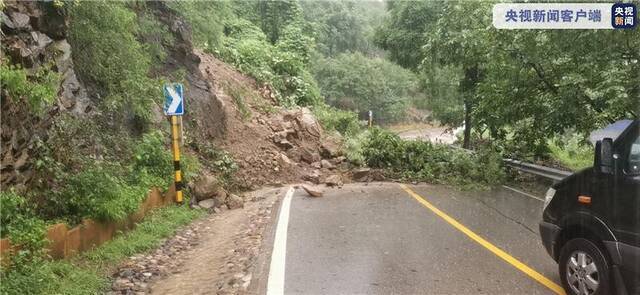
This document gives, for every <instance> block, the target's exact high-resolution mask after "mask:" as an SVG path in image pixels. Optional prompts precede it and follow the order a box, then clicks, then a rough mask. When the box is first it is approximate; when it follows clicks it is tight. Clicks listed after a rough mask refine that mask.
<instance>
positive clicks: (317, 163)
mask: <svg viewBox="0 0 640 295" xmlns="http://www.w3.org/2000/svg"><path fill="white" fill-rule="evenodd" d="M311 167H313V168H316V169H320V168H322V163H320V162H313V163H311Z"/></svg>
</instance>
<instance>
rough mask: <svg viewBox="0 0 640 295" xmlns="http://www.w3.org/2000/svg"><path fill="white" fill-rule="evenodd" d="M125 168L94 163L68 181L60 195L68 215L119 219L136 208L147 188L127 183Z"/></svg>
mask: <svg viewBox="0 0 640 295" xmlns="http://www.w3.org/2000/svg"><path fill="white" fill-rule="evenodd" d="M127 175H128V173H127V169H126V168H123V167H120V166H117V165H114V166H111V167H109V166H107V165H106V164H104V163H95V164H94V166H92V167H88V168H85V170H84V171H82V172H80V173H78V174H76V175H74V177H71V178H69V179H68V180H67V185H66V187H65V189H64V190H63V192H62V197H63V198H64V199H66V200H68V201H67V204H66V205H67V206H68V207H67V210H68V215H69V216H75V217H76V218H77V219H76V220H77V221H79V219H81V218H83V217H91V218H93V219H96V220H103V221H105V220H120V219H122V218H125V217H126V216H127V215H128V214H129V213H132V212H134V211H135V210H137V209H138V206H139V204H140V202H141V201H142V200H143V199H144V198H145V197H146V194H147V190H148V187H144V186H139V185H137V184H130V183H128V182H127V181H126V180H125V178H126V177H127Z"/></svg>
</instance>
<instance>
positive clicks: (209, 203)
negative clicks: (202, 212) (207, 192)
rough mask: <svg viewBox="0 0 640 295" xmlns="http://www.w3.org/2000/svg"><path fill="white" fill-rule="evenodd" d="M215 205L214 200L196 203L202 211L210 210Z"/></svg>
mask: <svg viewBox="0 0 640 295" xmlns="http://www.w3.org/2000/svg"><path fill="white" fill-rule="evenodd" d="M215 204H216V201H215V200H214V199H206V200H202V201H200V202H198V206H200V207H202V208H204V209H211V208H213V206H215Z"/></svg>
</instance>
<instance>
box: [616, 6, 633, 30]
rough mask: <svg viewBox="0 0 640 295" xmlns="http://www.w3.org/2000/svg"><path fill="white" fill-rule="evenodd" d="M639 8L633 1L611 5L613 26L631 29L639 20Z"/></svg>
mask: <svg viewBox="0 0 640 295" xmlns="http://www.w3.org/2000/svg"><path fill="white" fill-rule="evenodd" d="M637 16H638V9H637V7H636V6H635V5H634V4H633V3H615V4H613V6H611V26H613V28H614V29H631V28H634V27H635V26H636V23H637V21H638V19H637Z"/></svg>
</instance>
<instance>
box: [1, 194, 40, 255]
mask: <svg viewBox="0 0 640 295" xmlns="http://www.w3.org/2000/svg"><path fill="white" fill-rule="evenodd" d="M0 213H1V214H2V215H1V216H0V218H1V222H2V223H1V226H0V234H1V236H2V237H3V238H5V237H8V238H9V240H10V241H11V244H12V245H14V246H18V247H19V250H18V251H17V252H16V253H13V255H11V256H9V257H10V261H9V262H8V264H10V265H12V267H19V266H20V265H22V264H24V263H28V262H30V261H32V260H34V259H39V258H41V257H43V256H44V254H45V253H44V250H43V249H42V248H43V247H44V246H45V245H46V243H47V241H46V239H45V230H46V224H45V222H44V221H43V220H42V219H40V218H38V217H36V216H35V214H34V213H33V210H32V209H31V208H30V207H29V206H28V203H27V201H26V200H25V199H24V198H23V197H22V196H19V195H18V194H16V193H15V192H14V191H3V192H0Z"/></svg>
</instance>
